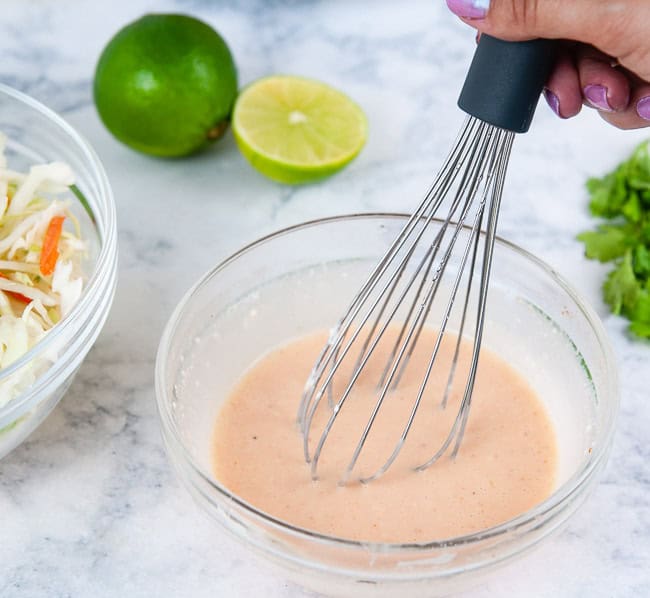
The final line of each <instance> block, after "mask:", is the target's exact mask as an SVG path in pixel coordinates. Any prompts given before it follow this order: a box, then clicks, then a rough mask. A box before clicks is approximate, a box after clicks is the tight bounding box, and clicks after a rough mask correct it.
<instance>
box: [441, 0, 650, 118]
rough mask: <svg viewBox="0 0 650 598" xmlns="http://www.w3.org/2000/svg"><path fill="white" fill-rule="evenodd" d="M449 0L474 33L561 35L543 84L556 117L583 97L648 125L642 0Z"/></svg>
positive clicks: (648, 32) (649, 83) (649, 17)
mask: <svg viewBox="0 0 650 598" xmlns="http://www.w3.org/2000/svg"><path fill="white" fill-rule="evenodd" d="M447 6H448V7H449V9H450V10H451V11H452V12H453V13H455V14H456V15H458V16H459V17H461V19H462V20H463V21H464V22H465V23H467V24H469V25H471V26H472V27H475V28H476V29H478V31H479V32H480V33H487V34H489V35H492V36H494V37H498V38H501V39H505V40H508V41H519V40H525V39H531V38H537V37H542V38H546V39H558V40H563V41H561V42H559V43H560V48H561V50H560V52H559V56H558V60H557V63H556V66H555V68H554V70H553V72H552V73H551V76H550V78H549V80H548V82H547V84H546V88H545V90H544V95H545V97H546V100H547V102H548V103H549V105H550V106H551V108H552V109H553V111H554V112H555V113H556V114H557V115H558V116H560V117H561V118H570V117H572V116H575V115H576V114H578V112H580V109H581V107H582V105H585V106H589V107H591V108H595V109H596V110H598V112H599V113H600V115H601V116H602V117H603V118H604V119H605V120H606V121H607V122H609V123H611V124H612V125H614V126H616V127H619V128H621V129H636V128H641V127H648V126H650V2H648V0H616V1H611V0H447ZM566 40H570V41H566Z"/></svg>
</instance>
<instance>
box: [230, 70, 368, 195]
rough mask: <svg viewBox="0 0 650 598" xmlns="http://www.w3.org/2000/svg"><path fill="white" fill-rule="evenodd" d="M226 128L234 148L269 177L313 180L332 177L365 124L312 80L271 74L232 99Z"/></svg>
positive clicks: (362, 136) (338, 96) (353, 107)
mask: <svg viewBox="0 0 650 598" xmlns="http://www.w3.org/2000/svg"><path fill="white" fill-rule="evenodd" d="M232 127H233V131H234V133H235V139H236V140H237V144H238V146H239V149H240V150H241V152H242V153H243V154H244V156H245V157H246V158H247V159H248V161H249V162H250V163H251V164H252V165H253V167H254V168H256V169H257V170H258V171H260V172H261V173H262V174H264V175H266V176H268V177H269V178H271V179H273V180H275V181H279V182H281V183H289V184H297V183H307V182H311V181H315V180H318V179H321V178H324V177H326V176H329V175H331V174H334V173H335V172H337V171H338V170H340V169H341V168H343V167H344V166H345V165H346V164H348V163H349V162H350V161H351V160H352V159H353V158H354V157H355V156H356V155H357V154H358V153H359V152H360V151H361V148H362V147H363V145H364V143H365V141H366V137H367V134H368V123H367V120H366V117H365V115H364V113H363V111H362V110H361V108H360V107H359V106H358V105H357V104H356V103H355V102H353V101H352V100H351V99H350V98H348V97H347V96H346V95H345V94H343V93H341V92H340V91H338V90H336V89H334V88H332V87H330V86H329V85H326V84H324V83H321V82H319V81H314V80H312V79H305V78H302V77H293V76H273V77H266V78H264V79H259V80H258V81H255V82H254V83H252V84H250V85H249V86H248V87H246V89H244V90H243V91H242V93H241V94H240V95H239V97H238V98H237V101H236V103H235V107H234V110H233V117H232Z"/></svg>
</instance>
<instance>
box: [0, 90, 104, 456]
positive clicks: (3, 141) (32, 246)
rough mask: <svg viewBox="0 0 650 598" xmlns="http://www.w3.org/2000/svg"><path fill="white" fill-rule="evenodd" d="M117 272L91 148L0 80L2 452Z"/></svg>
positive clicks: (66, 363) (52, 399)
mask: <svg viewBox="0 0 650 598" xmlns="http://www.w3.org/2000/svg"><path fill="white" fill-rule="evenodd" d="M116 275H117V231H116V215H115V204H114V201H113V195H112V192H111V188H110V186H109V183H108V179H107V177H106V173H105V172H104V169H103V167H102V165H101V163H100V161H99V159H98V157H97V155H96V154H95V152H94V150H93V149H92V148H91V147H90V145H89V144H88V143H87V142H86V141H85V140H84V139H83V138H82V137H81V136H80V135H79V134H78V133H77V132H76V131H75V130H74V129H73V128H72V127H71V126H70V125H69V124H67V123H66V122H65V121H64V120H63V119H62V118H60V117H59V116H58V115H56V114H55V113H54V112H52V111H51V110H49V109H48V108H46V107H45V106H43V105H42V104H40V103H39V102H37V101H35V100H33V99H32V98H30V97H28V96H26V95H25V94H23V93H21V92H18V91H16V90H14V89H12V88H10V87H7V86H5V85H2V84H0V458H2V457H4V456H5V455H6V454H8V453H9V452H10V451H11V450H12V449H14V448H15V447H16V446H18V445H19V444H20V443H21V442H22V441H23V440H25V438H27V436H29V434H30V433H31V432H33V431H34V430H35V429H36V427H37V426H38V425H39V424H40V423H41V422H42V421H43V420H44V419H45V417H46V416H47V415H48V414H49V413H50V411H51V410H52V409H53V408H54V406H55V405H56V404H57V403H58V402H59V401H60V400H61V398H62V397H63V395H64V394H65V392H66V390H67V389H68V387H69V386H70V384H71V382H72V379H73V377H74V374H75V373H76V372H77V370H78V368H79V366H80V365H81V363H82V361H83V359H84V358H85V356H86V354H87V353H88V351H89V350H90V348H91V347H92V345H93V344H94V342H95V340H96V339H97V336H98V335H99V333H100V331H101V329H102V327H103V325H104V322H105V321H106V317H107V315H108V312H109V310H110V306H111V303H112V300H113V295H114V292H115V284H116Z"/></svg>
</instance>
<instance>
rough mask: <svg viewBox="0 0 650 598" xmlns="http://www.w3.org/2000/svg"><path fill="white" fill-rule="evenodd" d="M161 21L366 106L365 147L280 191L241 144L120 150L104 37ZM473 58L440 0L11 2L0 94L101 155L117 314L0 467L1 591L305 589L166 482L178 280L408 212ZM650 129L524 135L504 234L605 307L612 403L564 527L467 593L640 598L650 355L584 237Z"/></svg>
mask: <svg viewBox="0 0 650 598" xmlns="http://www.w3.org/2000/svg"><path fill="white" fill-rule="evenodd" d="M370 6H371V7H372V8H370ZM150 11H160V12H164V11H177V12H187V13H191V14H194V15H196V16H198V17H200V18H203V19H204V20H206V21H207V22H209V23H210V24H212V25H213V26H214V27H215V28H217V29H218V30H219V31H220V32H221V33H222V35H223V36H224V37H225V38H226V39H227V40H228V42H229V44H230V46H231V48H232V50H233V52H234V55H235V57H236V62H237V65H238V69H239V75H240V81H241V83H242V84H245V83H247V82H248V81H251V80H253V79H255V78H257V77H260V76H263V75H266V74H270V73H276V72H286V73H294V74H302V75H308V76H311V77H315V78H319V79H322V80H325V81H328V82H330V83H332V84H333V85H335V86H337V87H339V88H341V89H343V90H345V91H346V92H347V93H348V94H350V95H351V96H352V97H354V98H355V99H356V100H357V101H358V102H359V103H360V104H361V105H362V106H363V108H364V109H365V111H366V112H367V114H368V117H369V121H370V137H369V141H368V144H367V146H366V148H365V149H364V151H363V152H362V154H361V155H360V157H359V158H358V159H357V160H356V161H355V162H354V163H353V164H352V165H351V166H350V167H349V168H347V169H346V170H345V171H343V172H342V173H340V174H339V175H337V176H335V177H334V178H332V179H330V180H328V181H325V182H323V183H321V184H316V185H312V186H304V187H296V188H288V187H285V186H281V185H276V184H274V183H271V182H270V181H267V180H266V179H264V178H262V177H261V176H259V175H258V174H257V173H255V172H254V171H252V170H251V169H250V168H249V166H248V165H247V164H246V163H245V161H244V159H243V158H242V157H241V155H240V154H239V153H238V151H237V149H236V147H235V144H234V142H233V139H232V136H231V135H228V136H227V137H226V139H224V140H223V141H222V142H220V143H219V144H218V145H216V146H214V147H213V148H211V149H210V150H209V151H207V152H205V153H203V154H201V155H199V156H196V157H194V158H192V159H191V160H185V161H162V160H156V159H151V158H148V157H146V156H143V155H139V154H136V153H134V152H132V151H130V150H129V149H127V148H126V147H124V146H122V145H120V144H119V143H118V142H116V141H115V140H114V139H113V138H112V137H111V136H110V135H109V134H108V133H107V132H106V130H105V129H104V128H103V126H102V125H101V123H100V122H99V120H98V117H97V114H96V112H95V110H94V107H93V104H92V97H91V82H92V74H93V69H94V65H95V62H96V60H97V57H98V55H99V53H100V51H101V49H102V47H103V45H104V44H105V43H106V41H107V40H108V39H109V38H110V36H111V35H112V34H114V33H115V31H117V29H119V28H120V27H121V26H122V25H124V24H125V23H127V22H128V21H130V20H132V19H134V18H136V17H138V16H139V15H141V14H143V13H145V12H150ZM472 50H473V36H472V33H471V31H470V30H469V29H467V28H466V27H464V26H463V25H462V24H461V23H459V22H457V21H456V20H455V19H454V18H452V16H451V15H450V14H448V13H447V11H446V8H445V6H444V3H443V2H432V1H421V2H417V1H408V2H403V3H396V2H393V1H390V0H379V1H375V2H373V3H372V4H370V3H369V2H364V1H362V0H350V1H348V2H340V1H338V2H337V1H329V2H326V1H306V0H305V1H300V0H284V1H277V2H266V1H265V0H249V1H248V2H243V1H242V2H236V1H233V0H230V1H223V2H212V1H211V0H160V1H158V2H154V1H146V0H131V1H130V2H93V1H92V0H57V1H56V2H53V1H49V2H48V1H46V0H3V2H2V9H1V11H0V56H2V61H0V80H1V81H2V82H4V83H8V84H9V85H12V86H14V87H16V88H18V89H20V90H23V91H25V92H27V93H28V94H31V95H32V96H34V97H35V98H37V99H38V100H40V101H42V102H44V103H45V104H47V105H48V106H50V107H52V108H53V109H55V110H56V111H58V112H60V113H61V114H62V115H63V116H64V117H65V118H66V119H67V120H68V121H69V122H70V123H72V124H73V125H74V126H75V127H76V128H77V129H78V130H79V131H80V132H81V133H82V134H83V135H84V136H85V137H86V138H87V139H88V140H89V141H90V142H91V144H92V145H93V146H94V147H95V149H96V150H97V152H98V154H99V156H100V157H101V159H102V161H103V163H104V165H105V167H106V170H107V172H108V175H109V178H110V180H111V183H112V186H113V189H114V192H115V198H116V201H117V207H118V217H119V242H120V252H121V261H120V271H119V287H118V291H117V295H116V299H115V303H114V306H113V310H112V312H111V315H110V317H109V320H108V322H107V324H106V327H105V329H104V331H103V333H102V334H101V336H100V338H99V340H98V342H97V344H96V345H95V347H94V349H93V350H92V351H91V352H90V354H89V356H88V358H87V360H86V361H85V363H84V364H83V366H82V368H81V370H80V372H79V374H78V375H77V377H76V379H75V381H74V383H73V385H72V387H71V389H70V391H69V392H68V393H67V395H66V397H65V398H64V399H63V401H62V402H61V403H60V405H59V406H58V407H57V408H56V409H55V411H54V412H53V413H52V415H51V416H50V417H49V418H48V419H47V420H46V422H45V423H44V424H43V425H42V426H41V427H40V428H39V429H38V430H37V431H36V432H35V433H34V434H33V435H32V436H31V437H30V438H29V439H28V440H27V441H26V442H25V443H24V444H23V445H21V446H20V447H19V448H18V449H17V450H15V451H14V452H13V453H11V454H10V455H9V456H8V457H7V458H5V459H4V460H3V461H2V462H0V596H2V597H3V598H14V597H20V598H26V597H32V596H34V597H41V596H48V597H49V596H52V597H61V598H63V597H78V596H79V597H81V596H93V597H95V598H102V597H122V596H128V597H130V598H138V597H144V596H191V597H193V598H201V597H206V598H207V597H212V596H223V597H237V598H238V597H248V596H251V597H252V596H265V597H267V598H299V597H303V596H306V595H307V594H306V593H304V592H303V591H302V590H301V589H299V588H297V587H295V586H292V585H288V584H287V583H286V582H284V581H283V580H282V579H280V578H278V577H275V576H273V575H272V574H270V573H266V572H265V571H264V570H261V569H259V568H258V566H257V563H256V562H255V561H253V560H252V559H251V558H250V556H249V554H248V553H247V552H246V551H244V550H243V549H242V548H240V547H239V546H238V545H236V544H234V543H233V542H231V541H230V540H228V539H226V538H223V537H222V535H220V533H219V532H218V530H217V529H216V528H215V527H214V526H213V525H212V524H211V523H210V522H209V521H208V520H207V519H206V518H205V517H204V516H203V515H202V513H200V512H199V511H198V509H197V508H196V507H195V505H194V504H193V502H192V501H191V499H190V497H189V495H188V494H187V493H186V492H185V490H184V489H183V488H181V487H180V486H179V484H178V482H177V481H176V479H175V477H174V476H173V474H172V472H171V471H170V468H169V465H168V462H167V459H166V457H165V454H164V451H163V447H162V442H161V436H160V431H159V427H158V421H157V416H156V409H155V401H154V391H153V367H154V359H155V352H156V347H157V343H158V339H159V336H160V333H161V331H162V328H163V326H164V324H165V322H166V320H167V318H168V317H169V315H170V312H171V310H172V308H173V306H174V305H175V303H176V302H177V301H178V300H179V299H180V297H181V296H182V294H183V293H184V291H185V290H186V289H187V287H188V286H189V285H190V284H191V283H192V282H193V281H194V280H195V279H196V278H197V277H198V276H199V275H200V274H201V273H203V272H204V271H205V270H207V269H208V268H209V267H210V266H211V265H213V264H215V263H216V262H217V261H219V260H221V259H223V258H224V257H225V256H227V255H228V254H229V253H230V252H232V251H233V250H235V249H237V248H238V247H240V246H241V245H243V244H245V243H247V242H249V241H252V240H253V239H255V238H257V237H259V236H260V235H262V234H265V233H268V232H271V231H273V230H275V229H278V228H281V227H284V226H286V225H289V224H293V223H297V222H299V221H302V220H306V219H311V218H316V217H321V216H327V215H334V214H340V213H350V212H357V211H378V210H387V211H408V210H411V209H412V208H414V207H415V205H416V204H417V202H418V201H419V198H420V197H421V194H422V192H423V190H424V189H425V187H426V186H427V184H428V183H429V182H430V181H431V179H432V177H433V176H434V174H435V171H436V168H437V165H439V164H440V163H441V160H442V158H443V156H444V154H445V152H446V150H447V149H448V148H449V146H450V143H451V142H452V141H453V138H454V136H455V134H456V131H457V130H458V128H459V125H460V123H461V121H462V118H463V117H462V115H461V114H460V112H459V110H458V109H457V108H456V106H455V100H456V96H457V94H458V91H459V89H460V85H461V82H462V79H463V75H464V72H465V70H466V68H467V65H468V61H469V59H470V56H471V53H472ZM645 136H647V132H631V133H622V132H620V131H617V130H614V129H612V128H609V127H607V126H606V125H605V124H604V123H603V122H602V121H601V120H600V119H599V118H598V117H597V115H596V114H595V113H594V112H592V111H590V110H584V111H583V114H581V115H580V117H578V118H576V119H574V120H572V121H569V122H563V121H560V120H559V119H557V118H556V117H555V116H554V115H553V114H552V113H551V111H550V110H549V109H547V107H546V106H545V105H544V106H540V109H539V113H538V117H537V118H536V121H535V123H534V126H533V128H532V130H531V132H530V133H529V134H528V135H526V136H523V137H521V138H520V139H518V140H517V143H516V146H515V151H514V155H513V158H512V162H511V168H510V176H509V180H508V184H507V195H506V198H505V199H504V202H503V209H502V211H501V220H500V230H499V232H500V234H501V235H502V236H504V237H506V238H507V239H509V240H511V241H514V242H516V243H518V244H520V245H521V246H523V247H525V248H526V249H528V250H529V251H532V252H533V253H535V254H537V255H539V256H540V257H542V258H543V259H545V260H547V261H548V262H549V263H550V264H552V265H553V266H555V267H556V268H557V270H558V271H559V272H561V273H562V274H564V276H566V277H568V278H569V279H570V280H572V281H573V283H574V285H575V286H576V287H577V288H578V289H579V290H580V291H581V292H582V293H583V294H584V295H585V296H586V297H587V298H588V299H589V300H590V301H591V302H592V304H593V305H595V306H596V308H597V310H598V311H599V313H600V314H601V315H602V316H603V318H604V322H605V325H606V328H607V330H608V332H609V335H610V338H611V340H612V343H613V345H614V348H615V352H616V357H617V359H618V365H619V367H620V373H621V390H622V407H621V413H620V418H619V421H618V431H617V434H616V440H615V445H614V449H613V453H612V457H611V460H610V462H609V465H608V467H607V470H606V472H605V475H604V476H603V478H602V481H601V483H600V484H599V486H598V487H597V489H596V490H595V492H594V494H593V495H592V496H591V497H590V499H589V500H588V502H587V503H586V504H585V505H584V507H583V508H582V509H581V510H580V511H579V513H578V514H577V515H576V516H575V517H574V518H573V519H572V521H571V523H570V525H569V526H568V527H567V528H566V529H565V530H564V531H563V532H561V533H560V534H558V535H556V536H555V537H554V538H553V539H551V540H550V541H548V542H546V543H544V545H543V546H541V547H540V548H539V549H538V550H536V551H535V552H533V553H531V554H530V555H529V556H527V557H525V558H523V559H521V560H519V561H517V562H516V563H514V564H512V565H510V566H508V567H506V568H504V569H502V570H501V571H499V572H498V573H496V574H495V575H494V576H492V577H491V578H490V579H489V580H488V581H487V582H485V583H484V584H483V585H482V586H480V587H478V588H476V590H475V591H473V592H471V593H469V594H468V596H473V597H478V598H484V597H488V596H532V597H564V596H571V597H574V596H575V597H578V596H590V597H591V598H600V597H610V596H649V595H650V441H649V440H648V429H649V428H650V425H649V424H650V403H649V402H648V388H650V348H649V347H648V345H646V344H642V343H639V342H633V341H631V340H630V339H629V338H628V337H627V335H626V333H625V324H624V322H622V321H621V320H620V319H618V318H615V317H612V316H609V315H607V310H606V309H605V307H604V306H603V304H602V302H601V298H600V284H601V281H602V277H603V272H604V270H603V268H602V267H601V266H599V265H598V264H594V263H590V262H587V261H586V260H585V259H584V258H583V257H582V250H581V246H580V244H579V243H578V242H576V241H575V235H576V234H577V233H578V232H579V231H581V230H582V229H584V228H586V227H588V226H590V225H591V224H592V223H591V221H590V218H589V216H588V214H587V211H586V194H585V191H584V181H585V179H586V177H588V176H589V175H592V174H602V173H603V172H605V171H606V170H608V169H610V168H611V167H612V166H614V165H615V164H616V163H617V162H618V161H620V160H621V159H622V158H624V157H625V156H626V155H627V154H628V152H629V151H630V150H631V149H632V147H633V146H634V145H635V144H636V143H637V142H638V141H639V140H640V139H642V138H644V137H645ZM170 222H173V223H174V225H173V227H170ZM196 239H201V242H200V243H197V241H196Z"/></svg>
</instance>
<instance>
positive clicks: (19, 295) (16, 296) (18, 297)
mask: <svg viewBox="0 0 650 598" xmlns="http://www.w3.org/2000/svg"><path fill="white" fill-rule="evenodd" d="M0 278H5V279H6V280H11V278H9V277H8V276H6V275H5V274H3V273H2V272H0ZM2 292H3V293H7V295H9V296H10V297H13V298H14V299H16V300H18V301H21V302H22V303H31V302H32V300H31V299H30V298H29V297H25V295H23V294H22V293H16V292H15V291H2Z"/></svg>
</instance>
